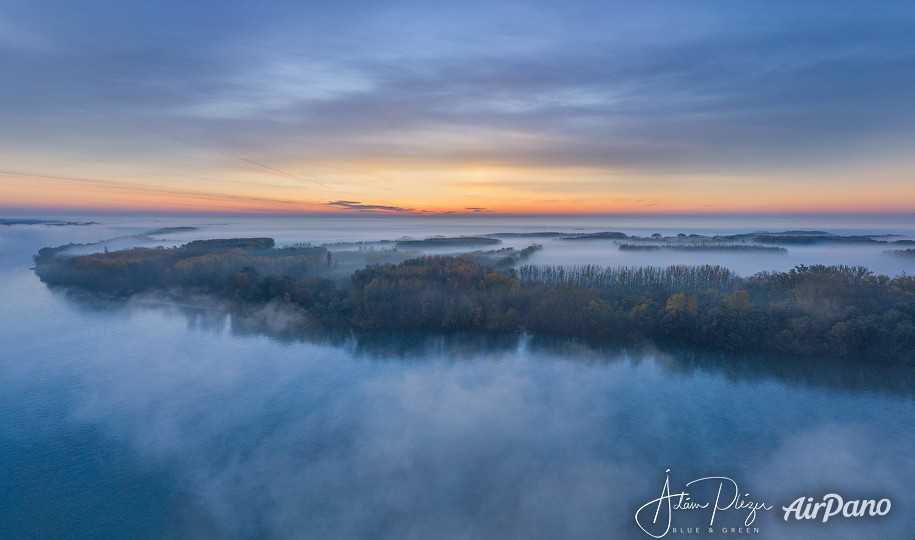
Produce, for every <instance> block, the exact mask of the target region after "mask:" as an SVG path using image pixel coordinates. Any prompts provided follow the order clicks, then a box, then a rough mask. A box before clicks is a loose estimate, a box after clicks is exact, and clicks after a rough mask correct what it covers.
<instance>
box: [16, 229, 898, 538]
mask: <svg viewBox="0 0 915 540" xmlns="http://www.w3.org/2000/svg"><path fill="white" fill-rule="evenodd" d="M35 217H44V216H35ZM654 219H655V221H651V220H650V219H648V218H644V219H643V220H642V221H639V220H637V219H635V218H632V220H631V222H626V223H605V222H600V223H596V222H594V221H587V220H577V219H571V218H570V219H569V220H567V221H562V220H559V221H557V222H555V223H544V222H543V220H542V219H541V220H539V222H533V221H532V222H526V221H524V220H521V219H520V218H519V219H517V220H515V221H501V222H495V223H494V222H467V221H461V220H459V219H455V220H452V221H447V220H445V221H439V222H436V221H431V222H430V221H423V220H420V219H416V218H413V219H394V220H381V219H380V218H353V219H339V218H338V219H337V221H334V220H332V219H330V218H320V219H318V218H314V220H313V221H309V220H308V219H304V218H302V219H292V218H260V217H258V218H245V219H239V218H225V219H221V220H216V218H213V217H194V218H176V217H169V218H151V217H149V218H130V219H128V218H117V219H115V218H110V217H109V218H105V217H93V218H92V221H96V222H98V225H88V226H80V227H44V226H40V225H28V226H25V225H24V226H11V227H4V230H2V231H0V253H2V255H0V298H2V299H3V302H2V305H0V343H2V351H3V352H2V355H0V388H2V389H3V391H2V393H0V471H2V472H0V537H2V538H36V537H38V538H41V537H54V538H650V537H649V536H648V535H647V534H645V533H644V532H643V531H642V530H641V529H640V528H639V526H638V525H637V523H636V520H635V518H634V516H635V513H636V511H637V510H638V509H639V508H640V507H641V506H642V505H644V504H646V503H648V502H649V501H651V500H653V499H656V498H658V497H659V496H660V494H661V491H662V487H663V486H664V482H665V478H666V472H665V471H667V470H669V471H670V472H669V475H670V476H669V477H670V487H671V490H672V491H680V490H682V489H684V487H683V486H684V485H685V484H686V483H687V482H689V481H691V480H694V479H698V478H702V477H708V476H722V477H729V478H731V479H733V480H734V481H735V482H737V483H738V484H739V487H740V491H741V496H742V497H744V498H746V499H749V500H752V501H761V502H764V503H767V504H768V505H769V506H771V507H772V509H771V510H761V511H759V512H758V514H757V516H756V519H755V521H753V523H752V524H751V526H750V527H751V529H752V528H754V527H755V528H758V529H759V533H758V534H754V535H753V536H754V537H756V538H823V539H826V538H910V537H912V535H913V534H915V521H913V519H912V516H915V493H913V491H912V490H911V489H910V486H909V483H910V481H911V479H912V478H915V431H913V430H912V425H913V419H915V400H913V396H915V380H913V378H912V372H911V369H910V368H906V367H901V366H887V367H882V368H876V367H869V368H862V367H861V366H859V365H855V364H847V363H846V364H838V363H836V362H835V361H834V360H831V359H828V358H826V359H790V358H788V359H785V358H782V359H772V358H753V357H745V356H740V355H733V356H722V355H707V354H700V353H696V352H689V351H670V350H658V349H655V348H651V347H647V346H646V347H639V348H635V349H633V348H622V347H616V346H613V345H611V344H597V343H585V342H582V341H576V340H563V339H556V338H549V339H548V338H544V337H539V336H533V335H521V336H516V335H466V334H429V333H401V334H354V333H351V332H315V331H312V332H308V333H302V332H301V331H298V330H296V328H295V326H294V324H293V321H290V319H289V316H288V314H287V313H284V312H282V311H280V310H272V309H271V310H268V309H264V310H261V311H254V312H246V313H238V312H237V311H233V310H231V309H226V308H225V307H224V306H222V305H220V304H219V303H218V302H215V301H212V302H211V301H207V300H205V299H200V301H199V302H186V303H183V304H176V303H174V302H167V301H163V300H162V299H157V298H149V297H146V298H139V299H133V300H129V301H118V302H112V301H107V300H104V299H99V298H94V297H87V296H85V295H80V294H73V293H68V292H66V291H63V290H58V289H54V290H52V289H49V288H48V287H46V286H45V285H44V284H42V283H41V282H40V281H39V280H38V279H37V277H36V276H35V275H34V273H33V272H32V271H31V270H30V269H29V267H30V266H31V256H32V255H33V254H34V253H35V252H37V250H38V249H39V248H40V247H43V246H52V245H60V244H65V243H68V242H95V241H98V240H104V239H111V238H114V237H119V236H120V237H122V238H123V239H122V240H120V242H121V243H122V244H124V245H131V244H134V245H135V244H143V245H145V244H146V243H149V242H151V240H149V239H146V238H144V239H136V238H133V239H131V237H132V236H133V235H137V234H140V233H142V232H144V231H149V230H151V229H155V228H165V227H180V226H194V227H198V229H197V230H194V231H190V230H183V231H177V232H168V233H166V234H164V235H161V236H159V237H156V239H154V242H159V243H162V244H163V245H175V244H180V243H184V242H187V241H189V240H192V239H196V238H209V237H230V236H240V235H248V236H273V237H276V238H277V240H278V242H279V243H284V242H285V243H295V242H307V241H310V242H316V243H320V242H337V241H352V240H357V239H367V238H366V236H372V237H373V238H371V239H387V238H391V239H396V238H399V237H401V236H411V237H416V238H423V237H426V236H431V235H434V234H443V235H460V234H477V233H479V234H485V233H490V232H499V231H519V232H520V231H530V230H532V229H537V228H540V230H562V231H566V230H588V231H599V230H623V231H624V232H631V233H633V234H634V233H636V232H639V233H643V232H646V233H648V234H651V233H654V232H660V233H663V234H668V232H670V233H673V234H675V233H676V232H681V231H682V232H687V233H690V232H702V231H705V232H712V233H714V232H722V233H732V232H745V231H747V230H762V229H773V230H775V229H778V230H786V229H792V228H801V227H802V226H803V227H804V228H816V229H825V230H829V231H830V232H836V233H843V234H851V233H856V234H898V235H902V236H903V237H904V236H905V235H911V234H912V233H913V230H915V227H913V224H912V222H911V221H909V222H905V221H904V220H902V221H892V220H890V221H886V220H878V219H876V218H875V219H874V220H872V221H867V220H864V221H861V222H858V223H850V222H848V221H845V222H842V223H823V222H822V220H821V222H819V223H818V222H816V220H815V219H814V218H810V221H809V222H807V221H805V222H804V223H784V224H782V225H781V226H779V223H758V222H751V221H748V220H744V221H739V220H738V221H737V222H735V221H734V220H731V221H727V220H723V219H719V220H718V221H717V222H716V221H714V220H707V222H702V223H699V222H698V221H693V222H689V223H677V222H676V221H675V220H670V221H669V222H668V221H664V220H663V219H659V218H654ZM86 221H88V220H86ZM773 221H777V220H773ZM468 227H469V228H468ZM627 227H628V228H627ZM838 229H842V230H838ZM515 241H516V240H511V242H515ZM523 244H524V241H523V240H520V241H518V245H523ZM512 245H513V244H512ZM112 247H116V246H115V245H114V244H113V245H112ZM800 249H802V251H800V252H794V248H793V247H792V248H789V252H788V254H787V257H789V258H791V260H795V258H796V259H797V260H799V261H801V262H802V263H804V264H813V263H817V262H819V260H822V261H827V262H828V261H830V260H835V261H837V262H839V261H842V262H846V263H852V264H862V263H864V262H866V261H868V260H872V261H878V262H879V264H882V265H884V266H885V267H886V268H887V270H886V272H892V273H894V274H896V273H900V272H905V271H907V266H906V265H909V266H908V268H910V267H911V264H912V263H911V262H907V261H904V260H903V261H900V260H898V259H895V258H888V259H883V258H882V257H883V255H882V253H881V252H880V250H873V249H872V246H866V247H861V246H841V247H823V246H817V247H809V248H800ZM563 250H568V251H563ZM803 250H808V251H803ZM573 251H574V253H573ZM793 252H794V253H793ZM608 253H609V254H608ZM573 255H574V257H578V258H577V259H574V257H573ZM622 256H623V255H619V253H618V252H615V251H613V250H611V249H610V248H609V244H600V243H598V244H591V243H588V245H576V246H575V247H574V248H573V247H568V248H567V247H564V246H559V242H558V241H557V242H556V245H555V246H554V245H553V244H547V243H546V242H545V247H544V250H543V251H542V252H538V253H537V254H536V255H535V257H542V258H543V259H542V260H543V262H545V263H550V264H557V263H563V262H572V263H579V262H598V263H602V264H616V263H613V262H609V261H612V260H615V259H614V257H616V258H618V257H622ZM650 256H651V257H654V256H656V254H651V255H650ZM663 256H664V257H665V259H664V260H666V261H668V262H667V263H666V264H677V263H686V264H689V262H688V260H686V261H684V260H680V258H682V257H684V255H682V254H665V255H663ZM685 256H686V257H692V256H693V254H687V255H685ZM714 256H716V257H718V256H721V257H732V259H729V260H730V262H731V263H733V265H734V266H738V267H739V268H737V269H738V271H741V272H742V273H746V272H755V271H760V270H766V269H782V267H781V266H780V265H782V264H783V262H782V261H781V260H780V259H779V257H781V255H777V254H776V255H768V254H763V255H758V254H754V255H751V256H748V255H744V254H741V255H736V256H735V255H727V254H721V255H717V254H716V255H714ZM570 257H571V258H573V259H574V260H571V261H567V260H566V259H569V258H570ZM602 257H603V259H601V258H602ZM625 257H632V258H630V259H626V260H627V262H625V263H622V264H641V263H640V262H638V261H643V260H646V259H642V258H640V257H645V255H642V254H635V255H631V256H630V255H625ZM703 257H704V258H707V256H703ZM734 257H736V258H734ZM747 257H762V258H761V259H758V260H757V259H748V258H747ZM817 257H820V259H819V260H817ZM843 259H845V260H843ZM849 259H850V260H849ZM748 261H749V262H748ZM532 262H538V261H536V260H535V261H532ZM648 264H653V263H648ZM869 266H872V267H873V266H876V264H873V265H869ZM751 267H752V268H751ZM789 268H790V266H789ZM908 272H909V273H910V272H911V270H908ZM706 484H709V483H708V482H707V483H706ZM719 484H720V482H719V483H714V485H713V486H711V485H707V486H704V487H699V486H696V487H695V489H694V490H693V491H692V493H694V494H695V496H694V500H701V499H702V498H707V497H710V496H711V497H713V496H714V493H711V495H709V493H706V491H708V488H710V487H714V488H715V489H713V490H711V491H712V492H714V491H715V490H716V489H717V487H718V485H719ZM828 493H836V494H839V495H841V496H842V497H843V498H844V499H845V500H851V499H876V500H880V499H889V500H890V501H891V503H892V508H891V510H890V512H889V513H888V514H887V515H885V516H874V517H860V518H847V517H842V516H841V514H840V515H838V516H836V517H833V518H831V519H829V520H828V522H826V523H823V522H822V519H817V520H803V521H797V520H794V519H793V518H792V519H791V520H789V521H785V520H784V519H783V517H784V512H783V511H782V509H781V507H782V506H787V505H790V504H791V503H792V502H793V501H795V500H796V499H797V498H799V497H812V498H813V499H814V500H815V501H822V498H823V496H824V495H826V494H828ZM744 494H747V495H744ZM654 508H655V507H654V506H652V507H651V514H652V517H653V514H654ZM664 508H666V507H664ZM660 516H661V518H662V519H661V520H660V522H661V523H660V524H661V526H662V528H661V529H660V530H657V529H652V530H653V531H654V532H655V533H660V532H663V530H664V529H663V524H664V519H665V518H664V510H663V509H662V512H661V513H660ZM710 519H711V516H710V512H709V511H705V510H690V511H677V510H674V511H673V516H672V519H671V523H672V528H680V527H682V528H693V527H698V528H700V529H702V530H703V531H705V532H706V534H703V535H707V536H708V537H721V536H724V533H722V532H721V528H722V527H726V528H728V529H730V528H731V527H733V528H735V529H736V528H738V527H741V526H744V523H745V521H746V519H747V511H746V510H734V509H729V510H725V511H721V512H719V513H718V514H717V515H716V517H715V518H714V524H713V526H712V528H713V530H714V534H707V530H708V528H709V522H710ZM648 521H650V519H649V520H648ZM642 523H643V524H645V520H644V518H643V521H642ZM655 525H657V524H655ZM649 528H650V527H649ZM677 534H678V533H674V532H670V531H669V532H668V535H667V536H668V537H675V536H676V535H677Z"/></svg>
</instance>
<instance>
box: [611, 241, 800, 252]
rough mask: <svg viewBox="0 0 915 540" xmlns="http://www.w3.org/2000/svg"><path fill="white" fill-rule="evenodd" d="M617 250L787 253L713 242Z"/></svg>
mask: <svg viewBox="0 0 915 540" xmlns="http://www.w3.org/2000/svg"><path fill="white" fill-rule="evenodd" d="M619 249H620V250H622V251H658V250H665V251H666V250H673V251H761V252H764V253H785V252H786V251H788V250H787V249H785V248H783V247H778V246H760V245H756V244H736V243H714V242H696V243H670V244H620V246H619Z"/></svg>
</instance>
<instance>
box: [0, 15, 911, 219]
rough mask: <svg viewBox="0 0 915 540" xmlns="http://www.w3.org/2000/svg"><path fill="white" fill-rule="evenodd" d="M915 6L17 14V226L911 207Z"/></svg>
mask: <svg viewBox="0 0 915 540" xmlns="http://www.w3.org/2000/svg"><path fill="white" fill-rule="evenodd" d="M913 29H915V3H912V2H910V1H900V2H896V1H881V2H869V3H865V2H851V1H843V0H835V1H822V2H816V1H804V2H798V1H796V0H795V1H765V2H763V1H758V2H724V1H714V2H704V1H691V2H682V1H673V0H671V1H666V2H660V1H653V0H644V1H639V2H614V1H610V0H590V1H579V0H564V1H525V2H520V1H510V0H509V1H500V2H492V1H476V0H466V1H461V2H432V1H428V0H426V1H409V0H405V1H386V0H378V1H372V2H365V1H359V2H356V1H350V0H334V1H327V2H324V1H301V0H288V1H287V0H261V1H258V2H247V1H246V2H242V1H236V0H219V1H212V0H197V1H194V2H188V1H187V0H181V1H175V0H158V1H156V2H123V1H116V0H32V1H22V0H0V74H2V77H0V210H6V211H28V210H48V209H63V210H109V211H163V212H167V211H218V212H302V213H314V212H336V213H407V214H423V213H429V214H440V213H495V214H499V213H526V214H529V213H535V214H536V213H562V214H568V213H716V212H913V211H915V181H913V179H915V99H913V96H915V30H913Z"/></svg>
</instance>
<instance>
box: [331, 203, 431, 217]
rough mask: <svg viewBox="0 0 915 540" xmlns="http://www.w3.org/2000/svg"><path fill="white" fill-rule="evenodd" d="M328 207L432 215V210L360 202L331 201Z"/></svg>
mask: <svg viewBox="0 0 915 540" xmlns="http://www.w3.org/2000/svg"><path fill="white" fill-rule="evenodd" d="M327 206H334V207H336V208H342V209H344V210H356V211H359V212H383V213H394V214H427V213H432V212H431V211H430V210H417V209H415V208H404V207H401V206H385V205H381V204H362V203H360V202H359V201H331V202H329V203H327Z"/></svg>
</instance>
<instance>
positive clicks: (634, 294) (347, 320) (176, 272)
mask: <svg viewBox="0 0 915 540" xmlns="http://www.w3.org/2000/svg"><path fill="white" fill-rule="evenodd" d="M535 249H536V247H532V248H530V252H533V251H534V250H535ZM59 252H60V248H45V249H42V250H41V251H40V252H39V254H38V255H37V256H36V257H35V260H36V263H37V267H36V271H37V272H38V275H39V276H40V277H41V278H42V280H43V281H45V282H46V283H48V284H51V285H68V286H79V287H82V288H85V289H88V290H92V291H97V292H102V293H107V294H112V295H118V296H128V295H130V294H134V293H138V292H142V291H150V290H159V289H171V290H174V291H178V292H179V293H197V292H202V293H208V294H213V295H216V296H219V297H222V298H227V299H231V300H235V301H237V302H242V303H265V302H281V303H286V304H290V305H291V306H293V307H295V308H297V309H299V310H301V312H302V313H303V314H305V315H307V316H308V318H309V319H311V320H312V321H315V322H317V323H320V324H324V325H329V326H337V327H339V326H351V327H356V328H363V329H381V330H384V329H391V330H395V329H428V330H464V331H485V332H517V331H519V330H521V329H526V330H528V331H531V332H537V333H543V334H552V335H564V336H581V337H588V338H603V339H611V340H615V341H620V342H633V343H634V342H645V341H650V342H655V343H657V344H662V345H678V346H679V345H685V346H692V347H697V348H704V349H709V350H730V351H747V352H749V351H757V352H767V353H780V354H791V355H800V356H818V357H823V358H827V359H828V358H829V357H837V356H842V357H853V358H861V359H865V360H869V361H881V362H886V361H893V360H899V361H912V360H915V277H913V276H900V277H895V278H890V277H887V276H877V275H874V274H873V273H872V272H870V271H869V270H868V269H866V268H862V267H848V266H809V267H808V266H798V267H796V268H794V269H793V270H791V271H789V272H763V273H759V274H756V275H755V276H753V277H750V278H742V277H740V276H737V275H735V274H734V273H732V272H731V271H729V270H728V269H726V268H723V267H720V266H695V267H693V266H669V267H666V268H657V267H621V268H608V267H601V266H594V265H581V266H530V265H528V266H522V267H520V268H517V269H514V268H507V269H498V268H497V267H496V266H494V265H492V266H488V265H486V264H481V263H480V262H478V261H477V260H474V259H472V258H471V257H463V256H458V257H445V256H437V257H420V258H416V259H410V260H407V261H404V262H402V263H400V264H381V265H372V266H368V267H366V268H363V269H360V270H357V271H355V272H354V273H352V275H350V276H349V279H348V280H344V281H341V280H331V279H327V278H324V277H321V272H320V269H321V268H322V267H323V266H326V265H328V264H331V261H332V254H330V253H329V252H328V251H327V250H326V249H325V248H321V247H304V248H287V249H276V248H274V247H273V245H272V240H270V239H231V240H219V241H206V242H192V243H190V244H187V245H186V246H183V247H181V248H173V249H131V250H125V251H118V252H112V253H100V254H95V255H85V256H78V257H65V256H61V255H59V254H58V253H59ZM530 252H529V253H530Z"/></svg>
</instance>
